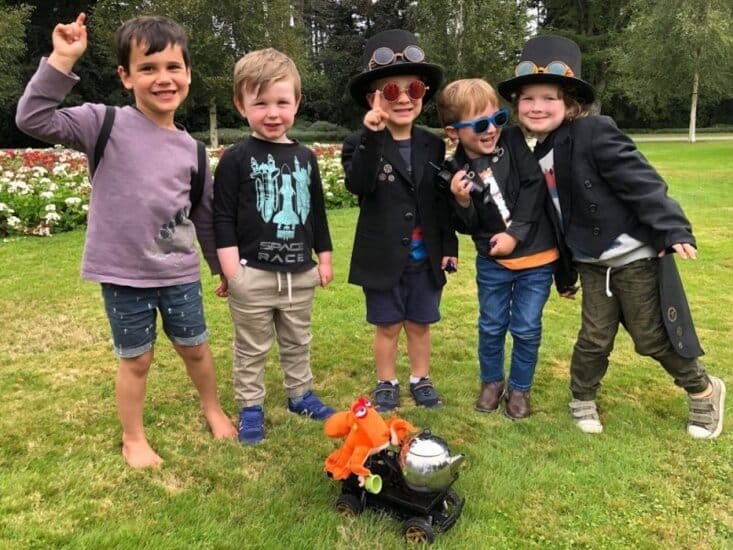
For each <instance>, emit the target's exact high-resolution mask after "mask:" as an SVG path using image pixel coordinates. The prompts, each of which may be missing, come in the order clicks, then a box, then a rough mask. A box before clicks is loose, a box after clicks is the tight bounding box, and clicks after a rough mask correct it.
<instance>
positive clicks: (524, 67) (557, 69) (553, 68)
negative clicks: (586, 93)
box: [514, 61, 575, 76]
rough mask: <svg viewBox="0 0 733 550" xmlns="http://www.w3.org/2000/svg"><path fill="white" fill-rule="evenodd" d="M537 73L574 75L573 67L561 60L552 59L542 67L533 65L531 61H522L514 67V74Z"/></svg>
mask: <svg viewBox="0 0 733 550" xmlns="http://www.w3.org/2000/svg"><path fill="white" fill-rule="evenodd" d="M538 73H543V74H556V75H559V76H575V73H574V72H573V69H571V68H570V66H569V65H568V64H567V63H564V62H563V61H552V62H550V63H548V64H547V65H546V66H544V67H540V66H538V65H535V64H534V63H532V62H531V61H522V62H521V63H520V64H519V65H517V67H516V68H515V69H514V76H527V75H531V74H538Z"/></svg>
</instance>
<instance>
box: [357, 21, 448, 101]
mask: <svg viewBox="0 0 733 550" xmlns="http://www.w3.org/2000/svg"><path fill="white" fill-rule="evenodd" d="M411 46H412V48H415V47H416V48H417V50H418V52H419V54H421V55H415V54H416V53H417V52H415V49H411V48H410V47H411ZM379 48H386V49H387V50H391V51H392V52H393V54H394V55H393V56H392V59H391V61H389V55H387V57H386V58H385V59H386V60H387V61H388V62H385V63H382V62H381V61H385V59H379V60H378V61H380V63H377V62H376V61H375V59H374V52H375V51H376V50H377V49H379ZM385 51H386V50H381V51H380V53H382V54H383V53H384V52H385ZM387 53H388V52H387ZM420 57H422V59H421V60H420V61H412V60H411V59H419V58H420ZM424 57H425V54H424V53H422V50H421V49H420V46H418V44H417V39H416V38H415V36H414V35H413V34H412V33H411V32H409V31H405V30H402V29H392V30H388V31H382V32H380V33H377V34H375V35H374V36H372V37H371V38H370V39H369V40H367V42H366V44H365V45H364V54H363V55H362V56H361V65H362V72H361V73H359V74H358V75H356V76H355V77H353V78H352V79H351V80H350V81H349V91H350V92H351V97H353V98H354V100H355V101H356V102H357V103H358V104H359V105H362V106H363V107H366V108H367V109H369V108H370V107H369V102H368V101H367V97H366V96H367V94H368V93H369V92H371V90H370V89H369V85H370V84H371V83H372V82H374V81H375V80H379V79H380V78H384V77H386V76H395V75H409V74H416V75H418V76H419V77H421V78H422V79H423V80H424V81H425V83H426V84H427V87H428V89H427V91H426V92H425V97H424V98H423V100H424V101H427V100H428V99H430V98H431V97H432V96H433V95H434V94H435V93H436V92H437V91H438V88H440V83H441V82H442V81H443V68H442V67H441V66H440V65H434V64H432V63H426V62H425V59H424Z"/></svg>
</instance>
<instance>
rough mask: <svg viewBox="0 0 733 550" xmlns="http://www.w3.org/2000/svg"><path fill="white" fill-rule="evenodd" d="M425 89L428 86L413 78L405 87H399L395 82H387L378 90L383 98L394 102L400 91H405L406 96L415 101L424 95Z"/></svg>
mask: <svg viewBox="0 0 733 550" xmlns="http://www.w3.org/2000/svg"><path fill="white" fill-rule="evenodd" d="M427 90H428V87H427V86H426V85H425V83H424V82H423V81H422V80H413V81H411V82H410V83H409V84H408V85H407V88H400V86H399V84H397V83H396V82H387V83H386V84H385V85H384V86H382V89H381V90H380V92H382V97H383V98H384V99H386V100H387V101H389V102H390V103H394V102H395V101H397V100H398V99H399V98H400V95H401V94H402V92H405V93H406V94H407V97H409V98H410V99H412V100H413V101H417V100H418V99H422V98H423V97H425V92H426V91H427Z"/></svg>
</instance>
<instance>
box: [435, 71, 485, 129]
mask: <svg viewBox="0 0 733 550" xmlns="http://www.w3.org/2000/svg"><path fill="white" fill-rule="evenodd" d="M489 105H497V106H498V105H499V96H498V95H497V94H496V90H494V88H493V87H492V86H491V84H489V83H488V82H486V81H485V80H482V79H480V78H464V79H461V80H455V81H454V82H451V83H450V84H448V85H447V86H446V87H445V89H444V90H443V91H442V92H441V94H440V96H439V97H438V101H437V103H436V106H437V108H438V116H439V117H440V121H441V123H442V124H443V126H450V125H451V124H453V123H454V122H458V121H459V120H461V118H462V117H463V116H465V115H469V114H471V113H476V112H479V111H483V110H484V109H486V107H488V106H489Z"/></svg>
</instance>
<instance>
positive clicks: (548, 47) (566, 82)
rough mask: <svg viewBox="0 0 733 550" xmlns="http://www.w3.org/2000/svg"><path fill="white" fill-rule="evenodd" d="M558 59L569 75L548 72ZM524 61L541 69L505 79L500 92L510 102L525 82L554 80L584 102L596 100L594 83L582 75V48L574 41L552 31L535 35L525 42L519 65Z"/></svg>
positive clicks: (548, 81)
mask: <svg viewBox="0 0 733 550" xmlns="http://www.w3.org/2000/svg"><path fill="white" fill-rule="evenodd" d="M554 61H559V62H561V63H564V64H565V65H566V66H567V67H568V68H569V71H568V72H566V73H565V74H554V73H553V72H546V71H547V70H549V69H550V68H551V65H552V64H553V62H554ZM524 62H529V64H528V65H527V67H529V66H531V65H532V64H534V67H535V70H538V72H534V73H530V74H522V75H520V76H514V78H510V79H509V80H505V81H504V82H501V83H500V84H499V86H498V88H499V93H500V94H501V96H502V97H503V98H504V99H506V100H507V101H512V94H514V92H516V91H517V90H518V89H519V88H520V87H522V86H524V85H525V84H541V83H551V84H559V85H560V86H562V88H563V90H565V92H566V93H567V94H568V95H571V96H573V97H574V98H576V99H577V100H578V101H580V102H581V103H593V100H594V99H595V95H596V94H595V91H594V90H593V86H591V85H590V84H588V83H587V82H586V81H584V80H582V79H581V78H580V48H579V47H578V45H577V44H576V43H575V42H573V41H572V40H569V39H567V38H564V37H562V36H554V35H550V34H547V35H543V36H537V37H535V38H532V39H530V40H528V41H527V43H526V44H525V45H524V48H523V49H522V58H521V60H520V62H519V64H518V65H517V68H519V67H520V66H522V64H523V63H524ZM515 75H516V73H515Z"/></svg>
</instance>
